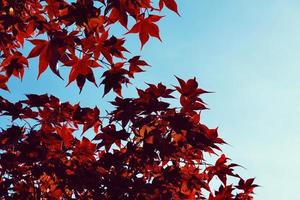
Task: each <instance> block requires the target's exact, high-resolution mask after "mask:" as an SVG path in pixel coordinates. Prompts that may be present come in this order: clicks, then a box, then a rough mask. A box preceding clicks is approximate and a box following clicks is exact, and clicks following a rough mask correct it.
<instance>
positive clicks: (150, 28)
mask: <svg viewBox="0 0 300 200" xmlns="http://www.w3.org/2000/svg"><path fill="white" fill-rule="evenodd" d="M162 17H163V16H158V15H149V17H147V18H145V17H144V16H141V17H140V18H139V20H138V21H137V23H136V24H135V25H134V26H133V27H132V28H131V29H130V30H129V31H128V32H127V33H126V34H128V33H139V37H140V41H141V48H143V46H144V44H145V43H146V42H147V41H148V40H149V37H150V36H152V37H156V38H157V39H159V40H160V41H161V38H160V35H159V28H158V26H157V25H156V24H155V23H154V22H158V21H159V20H160V19H161V18H162Z"/></svg>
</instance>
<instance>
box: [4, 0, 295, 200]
mask: <svg viewBox="0 0 300 200" xmlns="http://www.w3.org/2000/svg"><path fill="white" fill-rule="evenodd" d="M178 2H179V10H180V13H181V15H182V16H181V17H178V16H177V15H176V14H173V13H170V12H167V13H166V14H167V17H165V18H164V19H162V21H161V22H160V27H161V37H162V39H163V42H162V43H161V42H160V41H158V40H155V39H152V40H151V41H150V42H149V43H148V44H146V46H145V47H144V49H143V51H142V52H139V48H140V46H139V43H138V42H137V41H136V39H137V37H136V36H135V35H132V36H129V40H128V43H127V47H128V49H130V50H131V51H132V52H134V53H135V54H141V55H142V56H143V58H145V60H147V61H148V62H149V63H150V64H151V65H152V67H150V68H148V70H147V72H146V73H144V74H140V75H137V76H136V80H135V81H134V82H133V85H134V86H141V87H142V86H143V82H152V83H158V82H163V83H165V84H166V85H171V84H173V85H174V84H175V83H176V80H175V78H174V76H173V75H177V76H180V77H182V78H185V79H187V78H192V77H194V76H195V77H197V79H198V80H199V81H200V86H202V88H204V89H206V90H209V91H214V92H215V93H213V94H208V95H206V96H205V101H206V102H207V103H208V105H209V107H210V110H209V111H205V112H203V114H202V119H203V121H204V122H205V123H206V124H208V125H209V126H210V127H216V126H218V127H219V132H220V135H221V137H223V138H225V140H226V141H227V142H228V143H229V144H230V146H224V152H225V153H226V154H228V156H229V157H230V158H232V160H233V161H234V162H236V163H239V164H241V165H243V166H244V167H246V168H247V169H246V170H245V169H239V170H238V171H239V172H240V173H241V174H242V175H243V176H245V177H256V178H257V179H256V180H257V183H258V184H259V185H261V186H262V187H260V188H258V189H257V190H256V193H257V195H256V197H255V199H257V200H265V199H276V200H286V199H293V200H294V199H300V197H299V194H298V193H297V190H298V180H299V179H300V174H299V172H298V169H299V168H300V160H299V159H298V157H297V156H296V155H297V153H298V152H300V145H299V144H300V134H299V133H300V128H299V114H300V102H299V99H300V79H299V74H300V12H299V8H300V1H297V0H281V1H279V0H272V1H271V0H264V1H261V0H252V1H246V0H240V1H233V0H222V1H220V0H202V1H199V0H189V1H183V0H178ZM65 72H66V71H65ZM48 73H49V71H47V73H46V74H43V75H42V76H41V78H40V79H39V80H38V81H37V80H36V76H37V67H36V60H33V62H32V63H31V68H30V69H29V70H27V71H25V76H24V80H23V82H22V83H21V82H20V81H19V80H16V79H13V80H11V81H10V83H9V88H10V89H11V91H12V92H11V93H6V92H3V91H0V95H2V96H4V97H6V98H9V99H11V100H18V99H20V98H24V94H27V93H50V94H53V95H56V96H58V97H60V98H62V100H63V101H66V100H69V101H71V102H78V101H80V102H81V103H82V104H83V105H86V106H94V105H98V106H100V107H103V108H104V107H106V106H107V103H105V101H107V100H110V99H111V96H108V97H105V99H104V100H101V96H102V94H103V93H102V92H103V90H102V89H103V88H100V89H99V88H98V89H97V88H95V87H94V86H92V84H89V83H88V84H87V85H86V87H85V88H84V90H83V91H82V93H81V94H78V89H77V88H76V87H75V84H72V85H70V86H69V87H67V88H65V85H66V82H63V81H60V80H59V79H58V78H57V77H55V76H54V75H51V76H48V75H47V74H48ZM63 73H64V72H63ZM65 77H67V76H65ZM97 78H98V82H100V81H99V78H100V77H99V76H98V77H97ZM132 91H133V90H130V89H129V90H128V92H127V93H124V94H125V95H124V96H131V95H132Z"/></svg>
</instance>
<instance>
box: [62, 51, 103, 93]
mask: <svg viewBox="0 0 300 200" xmlns="http://www.w3.org/2000/svg"><path fill="white" fill-rule="evenodd" d="M64 64H65V65H67V66H71V67H72V69H71V71H70V74H69V81H68V84H67V86H68V85H69V84H70V83H72V82H73V81H75V80H76V82H77V85H78V87H79V89H80V91H81V90H82V88H83V86H84V84H85V80H86V79H87V80H89V81H90V82H92V83H94V84H95V85H96V86H97V84H96V81H95V77H94V73H93V70H92V68H96V67H100V64H99V63H97V62H96V61H95V60H93V59H91V55H89V54H84V55H83V57H82V58H78V57H76V56H71V59H70V60H68V61H66V62H64Z"/></svg>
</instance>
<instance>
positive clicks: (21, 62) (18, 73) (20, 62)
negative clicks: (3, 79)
mask: <svg viewBox="0 0 300 200" xmlns="http://www.w3.org/2000/svg"><path fill="white" fill-rule="evenodd" d="M0 66H2V67H3V69H2V70H1V71H5V72H6V76H7V77H10V76H11V75H14V76H15V77H18V78H20V79H22V78H23V75H24V67H28V61H27V59H26V58H25V57H24V56H23V55H22V54H21V53H20V52H18V51H17V52H15V53H14V54H13V55H11V56H8V57H7V58H5V59H4V60H3V62H2V63H1V64H0Z"/></svg>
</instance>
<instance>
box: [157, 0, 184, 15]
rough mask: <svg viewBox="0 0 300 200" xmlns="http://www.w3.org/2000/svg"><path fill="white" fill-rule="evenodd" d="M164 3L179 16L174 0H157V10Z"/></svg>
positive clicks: (160, 8) (161, 7)
mask: <svg viewBox="0 0 300 200" xmlns="http://www.w3.org/2000/svg"><path fill="white" fill-rule="evenodd" d="M164 5H165V6H167V8H169V9H170V10H172V11H174V12H175V13H177V15H179V16H180V14H179V12H178V8H177V4H176V1H175V0H159V10H162V9H163V7H164Z"/></svg>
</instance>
